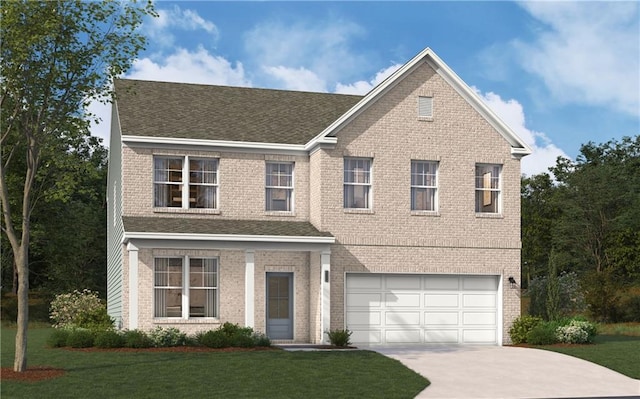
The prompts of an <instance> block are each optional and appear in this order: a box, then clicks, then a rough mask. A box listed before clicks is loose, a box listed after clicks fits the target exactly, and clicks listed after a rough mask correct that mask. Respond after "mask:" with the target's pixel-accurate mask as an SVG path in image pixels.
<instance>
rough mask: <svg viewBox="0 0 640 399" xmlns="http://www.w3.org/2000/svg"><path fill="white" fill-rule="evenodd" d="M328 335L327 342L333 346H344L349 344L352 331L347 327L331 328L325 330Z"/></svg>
mask: <svg viewBox="0 0 640 399" xmlns="http://www.w3.org/2000/svg"><path fill="white" fill-rule="evenodd" d="M326 333H327V335H328V336H329V342H331V345H333V346H339V347H346V346H349V345H351V334H352V332H351V331H349V330H348V329H344V330H331V331H327V332H326Z"/></svg>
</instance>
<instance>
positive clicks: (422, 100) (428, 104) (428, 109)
mask: <svg viewBox="0 0 640 399" xmlns="http://www.w3.org/2000/svg"><path fill="white" fill-rule="evenodd" d="M418 117H419V118H433V97H430V96H419V97H418Z"/></svg>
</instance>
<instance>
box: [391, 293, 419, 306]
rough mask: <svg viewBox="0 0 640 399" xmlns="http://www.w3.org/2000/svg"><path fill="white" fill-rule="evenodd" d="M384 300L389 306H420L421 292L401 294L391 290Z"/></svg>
mask: <svg viewBox="0 0 640 399" xmlns="http://www.w3.org/2000/svg"><path fill="white" fill-rule="evenodd" d="M384 301H385V305H386V306H387V307H403V308H408V307H412V308H419V307H420V294H419V293H415V294H400V293H397V292H390V293H388V294H385V296H384Z"/></svg>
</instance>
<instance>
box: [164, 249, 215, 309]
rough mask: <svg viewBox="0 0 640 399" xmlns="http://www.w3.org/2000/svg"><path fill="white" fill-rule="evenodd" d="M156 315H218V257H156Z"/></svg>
mask: <svg viewBox="0 0 640 399" xmlns="http://www.w3.org/2000/svg"><path fill="white" fill-rule="evenodd" d="M153 281H154V283H153V288H154V295H153V297H154V301H153V308H154V311H153V313H154V316H155V317H179V318H183V319H187V318H193V317H217V316H218V259H216V258H191V257H189V256H187V257H171V258H155V260H154V278H153Z"/></svg>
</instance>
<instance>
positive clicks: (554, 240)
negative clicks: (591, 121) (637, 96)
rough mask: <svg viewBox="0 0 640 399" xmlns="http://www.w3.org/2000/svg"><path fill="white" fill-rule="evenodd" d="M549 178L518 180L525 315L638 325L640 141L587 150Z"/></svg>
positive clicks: (563, 161) (560, 163) (564, 162)
mask: <svg viewBox="0 0 640 399" xmlns="http://www.w3.org/2000/svg"><path fill="white" fill-rule="evenodd" d="M550 172H551V173H552V175H550V174H547V173H543V174H539V175H534V176H530V177H523V179H522V244H523V248H522V249H523V250H522V286H523V288H527V289H528V290H527V291H525V295H526V296H528V298H529V299H530V306H529V311H530V313H532V314H534V315H538V316H542V317H544V318H546V319H556V318H558V317H562V316H567V315H569V314H572V313H582V314H587V315H589V316H591V317H592V318H593V319H594V320H596V321H610V322H618V321H640V136H636V137H635V138H632V137H624V138H622V139H621V140H619V141H616V140H613V141H609V142H607V143H604V144H594V143H591V142H590V143H587V144H584V145H583V146H582V147H581V148H580V154H579V155H578V156H577V158H576V160H575V162H574V161H571V160H569V159H566V158H558V160H557V162H556V165H555V166H554V167H552V168H550ZM523 310H525V309H523Z"/></svg>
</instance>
